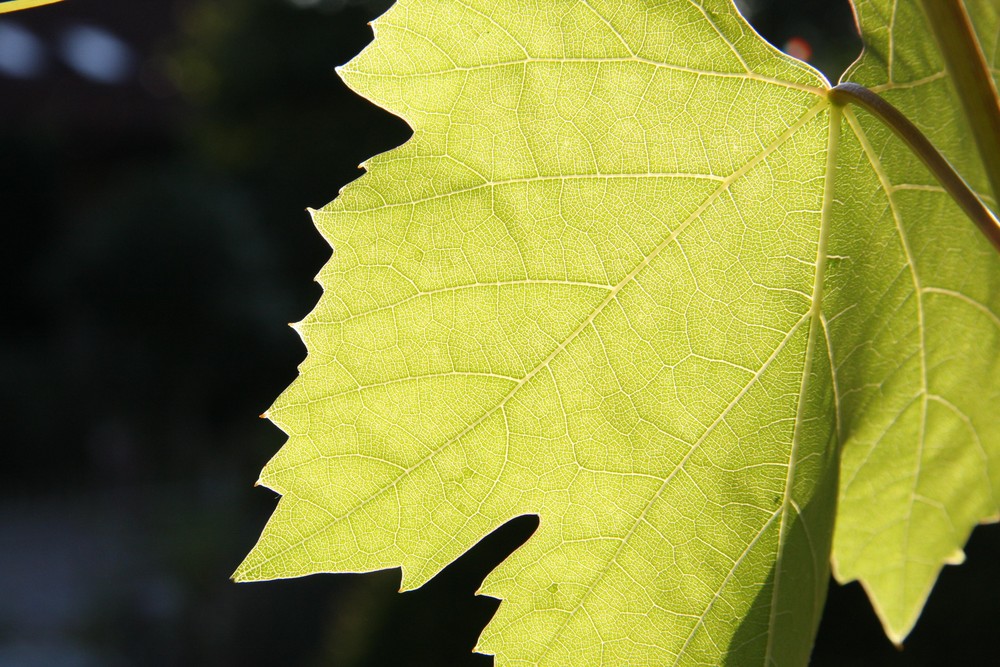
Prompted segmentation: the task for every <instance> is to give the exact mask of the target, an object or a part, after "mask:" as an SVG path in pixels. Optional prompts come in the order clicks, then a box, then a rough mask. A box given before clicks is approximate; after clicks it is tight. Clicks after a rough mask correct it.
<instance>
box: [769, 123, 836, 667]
mask: <svg viewBox="0 0 1000 667" xmlns="http://www.w3.org/2000/svg"><path fill="white" fill-rule="evenodd" d="M842 113H843V111H842V109H841V107H839V106H837V105H836V104H833V105H831V106H830V137H829V139H828V144H827V151H826V182H825V183H824V184H823V209H822V212H821V214H820V228H819V244H818V248H817V250H816V274H815V276H814V279H813V293H812V304H811V305H810V307H809V334H808V335H809V337H808V339H807V342H806V353H805V359H804V361H803V364H802V366H803V368H802V384H801V385H800V387H799V402H798V407H797V408H796V411H795V427H794V428H793V430H792V447H791V451H790V452H789V455H788V474H787V476H786V478H785V497H784V499H783V500H782V505H781V524H780V528H779V532H778V553H777V558H776V560H775V563H774V585H773V587H772V589H771V612H770V618H769V619H768V624H767V628H768V633H767V649H766V651H765V653H764V667H767V666H768V665H769V664H770V663H771V662H772V660H773V659H774V658H773V656H772V652H773V650H774V637H775V624H776V623H777V618H778V599H779V595H780V593H781V576H782V573H783V570H782V566H783V564H784V556H785V547H786V545H785V541H786V539H787V535H788V529H789V523H790V522H789V521H788V515H789V512H790V509H791V503H792V502H793V500H792V489H793V487H794V484H795V470H796V459H797V457H798V451H799V441H800V439H801V438H800V435H801V431H800V427H801V425H802V422H803V420H804V419H805V409H806V392H807V390H808V387H809V377H810V376H811V375H812V365H813V354H814V353H815V349H816V337H817V335H818V332H819V330H820V329H821V328H822V322H821V320H820V318H821V316H822V313H823V277H824V273H825V271H826V261H827V251H826V246H827V240H828V238H829V235H830V218H831V216H832V213H833V187H834V181H835V180H836V179H835V178H834V175H835V174H836V169H837V148H838V146H839V143H840V126H841V117H842ZM830 372H831V373H832V372H833V367H832V366H831V368H830ZM799 520H800V521H804V520H805V519H804V517H801V516H800V517H799Z"/></svg>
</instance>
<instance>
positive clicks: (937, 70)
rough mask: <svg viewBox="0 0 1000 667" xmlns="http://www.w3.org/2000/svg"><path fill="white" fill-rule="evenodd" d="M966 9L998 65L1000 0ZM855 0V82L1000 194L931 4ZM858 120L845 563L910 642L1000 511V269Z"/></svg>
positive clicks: (841, 540)
mask: <svg viewBox="0 0 1000 667" xmlns="http://www.w3.org/2000/svg"><path fill="white" fill-rule="evenodd" d="M966 4H967V5H968V7H969V10H970V13H971V14H972V17H973V20H974V23H975V26H976V29H977V32H978V34H979V35H982V36H984V37H987V38H988V39H983V40H981V44H982V46H983V47H984V53H986V55H987V57H988V59H989V60H990V62H991V65H992V66H993V67H994V74H996V72H997V71H998V70H997V69H996V63H997V60H996V59H997V44H996V42H997V34H998V30H1000V5H997V4H996V3H995V2H991V1H990V0H975V1H973V2H967V3H966ZM855 5H856V7H857V10H858V17H859V20H860V22H861V26H862V35H863V39H864V43H865V51H864V55H863V57H862V58H861V59H860V60H859V61H858V62H857V63H856V64H855V65H854V66H853V67H852V68H851V69H850V70H849V71H848V72H847V73H846V74H845V77H844V78H845V79H847V80H851V81H855V82H857V83H861V84H863V85H866V86H868V87H870V88H872V89H874V90H876V91H878V92H879V93H880V94H881V95H882V96H883V97H884V98H885V99H887V100H888V101H889V102H891V103H892V104H893V105H894V106H896V107H897V108H898V109H900V110H901V111H902V112H903V113H904V114H906V116H907V117H908V118H909V119H910V120H911V121H913V122H914V123H915V124H916V125H917V126H918V127H920V129H921V130H922V131H923V133H924V134H925V135H926V136H927V137H928V138H930V140H931V141H932V142H933V143H934V145H935V146H937V147H938V148H939V149H940V150H941V151H942V152H943V153H944V154H945V155H946V157H948V159H949V161H950V162H951V163H952V164H953V165H955V167H956V168H957V169H958V171H959V172H960V173H961V174H962V175H963V176H964V177H965V178H966V179H967V180H968V182H969V183H970V184H971V185H972V186H973V188H975V189H977V190H979V191H980V192H983V193H986V192H988V191H989V184H988V181H987V179H986V177H985V173H984V172H983V167H982V165H981V164H980V162H979V158H978V155H977V152H976V147H975V143H974V142H973V141H972V140H971V136H972V135H971V132H970V130H969V128H968V125H967V124H966V121H965V119H964V117H963V116H962V112H961V104H960V102H959V99H958V97H957V94H956V92H955V90H954V88H953V86H952V84H951V81H950V79H949V77H948V76H947V74H946V72H945V68H944V64H943V61H942V58H941V56H940V54H939V53H938V52H937V50H936V46H935V43H934V36H933V33H931V31H930V28H929V26H928V25H927V22H926V17H925V16H924V15H923V12H922V10H921V9H920V5H919V3H917V2H895V1H892V0H858V1H856V2H855ZM845 113H846V119H847V121H848V122H847V123H846V127H845V133H846V134H845V140H844V141H843V142H842V143H841V165H840V169H841V171H842V172H843V177H838V181H837V186H836V188H835V190H836V192H837V196H838V200H839V201H840V205H839V206H837V207H836V209H835V213H834V218H833V222H832V225H831V228H832V230H833V231H832V232H831V241H830V246H831V250H830V252H831V254H833V255H837V256H841V257H844V259H843V260H838V261H835V262H833V263H832V265H831V269H830V271H829V272H828V276H829V279H830V283H831V285H833V289H831V291H830V293H829V294H828V295H827V298H826V303H825V305H824V310H825V311H826V313H827V317H828V319H829V320H830V333H831V339H832V340H833V341H834V346H833V355H834V359H835V366H836V368H837V379H838V383H839V386H840V404H841V408H842V410H841V428H842V431H843V434H844V439H845V443H844V450H843V463H842V472H841V475H842V478H841V490H840V501H839V503H840V506H839V512H838V516H837V531H836V536H835V540H834V552H833V559H834V572H835V574H836V575H837V578H838V579H839V580H840V581H842V582H843V581H851V580H854V579H860V580H861V582H862V583H863V584H864V586H865V588H866V590H867V591H868V593H869V596H870V597H871V599H872V603H873V604H874V606H875V609H876V611H877V612H878V614H879V617H880V618H881V619H882V622H883V625H884V626H885V630H886V633H887V634H888V635H889V637H890V638H891V639H893V640H894V641H896V642H897V643H898V642H901V641H902V640H903V638H905V636H906V635H907V634H908V633H909V632H910V630H911V629H912V628H913V625H914V623H916V620H917V617H918V616H919V615H920V611H921V609H923V606H924V603H925V601H926V599H927V596H928V594H929V593H930V590H931V587H932V586H933V584H934V581H935V580H936V579H937V576H938V573H939V572H940V570H941V567H942V566H943V565H944V564H946V563H950V564H957V563H960V562H962V560H963V558H964V556H963V553H962V547H963V546H964V545H965V543H966V541H967V540H968V537H969V534H970V533H971V531H972V528H973V527H974V526H975V525H976V524H977V523H979V522H981V521H995V520H996V519H997V517H998V512H1000V505H998V504H997V498H998V497H1000V429H998V428H997V423H998V421H997V413H996V406H997V405H998V404H1000V319H998V317H997V313H1000V271H998V261H997V257H996V253H995V251H994V250H993V249H992V248H991V247H990V245H989V243H988V242H986V241H985V239H983V238H982V237H981V236H980V234H978V233H977V232H976V230H975V228H974V227H973V226H972V225H971V224H970V223H969V221H968V220H967V219H966V218H965V217H964V215H963V214H962V212H961V211H960V210H959V209H958V207H957V206H955V205H954V203H953V202H952V201H951V199H950V197H949V196H948V195H947V194H946V193H944V192H943V191H942V189H941V188H940V187H939V186H938V184H937V183H936V181H935V180H934V178H933V177H932V176H931V175H930V173H929V172H928V171H927V170H926V169H925V168H924V167H923V166H922V165H921V164H920V163H919V162H918V161H917V160H914V159H913V158H912V156H911V155H909V154H908V151H907V149H906V148H905V147H904V146H903V144H902V142H901V141H900V140H899V139H897V138H896V137H894V136H893V135H892V134H891V132H889V131H888V130H887V129H886V128H885V127H884V126H882V125H880V124H879V123H878V122H877V121H876V120H875V119H874V118H872V117H869V116H866V115H865V114H864V112H860V111H859V112H853V111H851V110H849V109H848V110H847V111H846V112H845ZM848 131H849V132H848ZM987 201H990V200H989V199H987ZM990 203H992V202H990Z"/></svg>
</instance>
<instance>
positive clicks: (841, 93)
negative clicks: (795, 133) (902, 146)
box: [828, 83, 1000, 252]
mask: <svg viewBox="0 0 1000 667" xmlns="http://www.w3.org/2000/svg"><path fill="white" fill-rule="evenodd" d="M828 95H829V99H830V102H832V103H833V104H835V105H837V106H843V105H845V104H847V103H853V104H856V105H857V106H859V107H861V108H862V109H864V110H865V111H867V112H868V113H870V114H872V115H873V116H875V117H876V118H878V119H879V120H880V121H882V122H883V123H885V125H887V126H888V127H889V129H891V130H892V131H893V132H894V133H895V134H896V136H897V137H899V138H900V139H902V140H903V141H904V142H905V143H906V145H907V146H909V147H910V150H912V151H913V152H914V153H915V154H916V156H917V157H918V158H920V161H921V162H923V163H924V165H925V166H926V167H927V168H928V169H929V170H930V171H931V173H932V174H934V177H935V178H936V179H937V180H938V182H939V183H940V184H941V185H942V187H944V189H945V191H947V192H948V194H950V195H951V197H952V199H954V200H955V203H957V204H958V205H959V206H960V207H961V209H962V210H963V211H964V212H965V214H966V215H967V216H969V219H971V220H972V221H973V222H974V223H976V226H977V227H979V231H981V232H982V233H983V234H985V235H986V238H987V239H989V241H990V243H992V244H993V247H994V248H996V250H997V252H1000V221H998V220H997V218H996V216H995V215H994V214H993V213H992V212H991V211H990V210H989V209H988V208H987V207H986V205H985V204H983V202H982V200H980V199H979V197H978V196H977V195H976V193H975V192H973V191H972V188H970V187H969V185H968V184H967V183H966V182H965V180H963V179H962V177H961V176H959V174H958V172H957V171H955V169H954V167H952V166H951V165H950V164H949V163H948V160H946V159H945V157H944V156H943V155H941V153H940V151H938V149H936V148H935V147H934V145H933V144H931V142H930V140H928V139H927V137H925V136H924V134H923V133H922V132H921V131H920V130H919V129H917V126H916V125H914V124H913V123H911V122H910V121H909V120H908V119H907V118H906V116H904V115H903V114H902V113H900V111H899V110H898V109H896V107H894V106H892V105H891V104H889V103H888V102H886V101H885V100H884V99H882V98H881V97H879V96H878V95H876V94H875V93H873V92H872V91H870V90H868V89H867V88H865V87H864V86H861V85H858V84H856V83H841V84H838V85H837V86H834V87H833V88H831V89H830V91H829V93H828Z"/></svg>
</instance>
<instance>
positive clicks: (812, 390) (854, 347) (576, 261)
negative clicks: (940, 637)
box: [235, 0, 1000, 667]
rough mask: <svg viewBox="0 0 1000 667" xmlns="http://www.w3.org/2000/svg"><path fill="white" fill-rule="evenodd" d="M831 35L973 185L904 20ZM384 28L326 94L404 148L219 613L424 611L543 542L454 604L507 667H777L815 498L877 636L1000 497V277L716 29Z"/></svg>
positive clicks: (644, 6) (899, 154)
mask: <svg viewBox="0 0 1000 667" xmlns="http://www.w3.org/2000/svg"><path fill="white" fill-rule="evenodd" d="M981 4H982V6H983V7H986V6H987V5H988V2H987V0H983V1H982V3H981ZM859 5H860V7H859V9H860V17H861V20H862V25H863V28H864V31H865V39H866V43H867V44H868V47H869V53H868V55H866V56H865V58H864V59H863V60H862V61H861V62H860V63H859V64H858V65H856V66H855V67H854V68H853V69H852V71H851V73H850V77H849V78H851V79H852V80H856V81H858V82H861V83H864V84H865V85H868V86H870V87H875V88H876V89H879V90H882V91H883V92H884V93H885V94H886V95H887V96H889V97H891V99H892V101H893V102H894V103H897V104H899V105H900V106H901V107H902V108H903V109H904V111H906V112H907V113H911V114H913V116H914V118H915V120H916V121H917V122H918V124H919V125H921V127H924V128H925V129H926V131H927V132H928V134H929V135H930V136H931V137H932V138H933V140H934V141H935V142H937V143H939V145H940V146H941V147H942V148H943V150H944V152H945V153H946V154H947V156H948V157H949V158H950V159H951V160H952V162H953V163H954V164H956V165H958V167H959V169H960V170H961V171H962V172H963V174H965V175H966V177H967V178H968V179H970V181H971V182H972V184H973V185H974V186H977V187H980V188H982V187H984V186H983V183H984V182H985V181H984V179H983V177H982V167H981V166H979V163H978V161H977V160H978V158H977V156H976V153H975V152H974V146H973V145H972V142H971V141H970V140H969V138H968V136H967V132H968V131H967V129H966V128H965V126H964V125H963V124H962V122H961V119H960V115H959V114H960V113H961V111H960V109H959V108H958V106H957V104H956V103H955V101H954V100H955V98H954V93H953V92H952V91H951V88H950V87H949V82H948V79H947V77H946V76H945V75H944V74H942V73H941V71H942V66H941V64H940V58H939V57H938V56H936V55H935V53H934V52H933V42H932V40H930V38H929V36H928V35H926V34H925V32H924V27H923V24H922V23H921V20H920V18H919V17H918V16H916V15H915V14H914V12H915V11H916V5H915V4H914V3H900V5H901V6H903V7H904V8H903V9H901V10H900V11H898V12H897V11H896V10H895V9H894V7H895V4H894V3H892V7H889V6H888V5H890V3H889V2H874V1H872V2H860V3H859ZM996 14H997V12H996V11H995V10H991V9H980V10H979V11H978V13H977V14H976V19H977V21H980V22H981V23H980V25H981V26H984V28H983V30H984V31H983V33H982V34H990V35H995V34H996V26H997V21H996V18H997V17H996ZM374 28H375V30H376V35H377V36H376V40H375V41H374V43H373V44H372V45H371V46H370V47H369V48H368V49H367V50H366V51H365V52H364V53H363V54H362V55H361V56H359V57H358V58H356V59H355V60H354V61H352V62H351V63H350V64H349V65H347V66H346V67H345V68H344V69H342V70H341V74H342V76H343V77H344V79H345V80H346V81H347V82H348V84H349V85H350V86H351V87H352V88H353V89H354V90H356V91H358V92H359V93H360V94H362V95H364V96H365V97H366V98H368V99H370V100H372V101H374V102H375V103H377V104H379V105H381V106H383V107H385V108H386V109H388V110H390V111H392V112H393V113H396V114H398V115H400V116H401V117H403V118H404V119H405V120H406V121H407V122H408V123H409V124H410V125H411V127H412V128H413V131H414V136H413V138H412V139H410V140H409V141H408V142H407V143H406V144H404V145H403V146H401V147H400V148H397V149H395V150H393V151H390V152H388V153H385V154H383V155H380V156H377V157H375V158H372V159H371V160H369V161H368V162H367V163H366V164H365V165H364V166H365V167H366V168H367V170H368V173H367V174H365V175H364V176H363V177H361V178H360V179H358V180H357V181H355V182H354V183H352V184H350V185H349V186H347V187H346V188H345V189H344V190H343V191H342V193H341V194H340V196H339V197H338V198H337V200H336V201H334V202H333V203H332V204H330V205H328V206H327V207H325V208H324V209H323V210H322V211H319V212H317V213H316V215H315V220H316V223H317V225H318V227H319V228H320V230H321V232H322V233H323V234H324V236H325V237H326V238H327V239H328V240H329V241H330V243H331V244H332V245H333V248H334V253H333V258H332V259H331V261H330V262H329V264H328V265H327V266H326V267H325V268H324V269H323V271H322V273H321V274H320V276H319V280H320V282H321V283H322V285H323V288H324V296H323V298H322V299H321V301H320V303H319V305H318V306H317V307H316V309H315V310H314V311H313V312H312V313H311V314H310V315H309V316H308V317H307V318H306V319H305V320H304V321H303V322H301V323H299V324H298V325H296V328H297V329H298V331H299V332H300V333H301V335H302V338H303V340H304V341H305V343H306V346H307V348H308V356H307V358H306V360H305V361H304V362H303V364H302V365H301V367H300V372H301V374H300V377H299V378H298V379H297V380H296V381H295V383H294V384H293V385H292V386H291V387H290V388H289V389H288V390H287V391H286V392H285V393H284V394H283V395H282V396H281V397H280V398H279V399H278V401H277V402H276V403H275V405H274V406H273V407H272V408H271V410H270V411H269V413H268V416H269V417H270V418H271V419H272V420H273V421H274V422H275V423H276V424H277V425H278V426H279V427H281V428H282V429H283V430H284V431H285V432H286V433H287V434H288V435H289V440H288V442H287V444H286V445H285V446H284V447H283V448H282V449H281V451H280V452H279V453H278V454H277V455H276V456H275V457H274V459H273V460H272V461H271V462H270V463H268V465H267V466H266V468H265V469H264V471H263V473H262V475H261V484H263V485H265V486H267V487H269V488H272V489H274V490H275V491H277V492H279V493H280V494H281V495H282V498H281V500H280V502H279V503H278V507H277V510H276V511H275V514H274V516H273V517H272V519H271V521H270V522H269V523H268V525H267V527H266V529H265V531H264V534H263V535H262V537H261V539H260V541H259V543H258V544H257V546H256V547H255V548H254V550H253V551H252V552H251V554H250V555H249V556H248V557H247V559H246V561H245V562H244V563H243V564H242V565H241V566H240V568H239V570H238V571H237V573H236V575H235V577H236V579H238V580H257V579H270V578H277V577H294V576H301V575H306V574H311V573H316V572H362V571H372V570H378V569H384V568H393V567H400V566H401V567H402V571H403V579H402V588H403V589H409V588H414V587H416V586H419V585H421V584H423V583H424V582H426V581H427V580H428V579H430V578H431V577H432V576H434V575H435V574H436V573H437V572H439V571H440V570H441V569H442V568H443V567H445V566H446V565H447V564H448V563H450V562H452V561H453V560H455V559H456V558H457V557H458V556H459V555H461V554H462V553H463V552H465V551H466V550H468V549H469V548H470V547H471V546H472V545H474V544H475V543H476V542H477V541H479V540H480V539H482V538H483V537H484V536H485V535H487V534H489V533H490V532H492V531H493V530H495V529H496V528H497V527H499V526H500V525H502V524H503V523H505V522H506V521H508V520H510V519H511V518H513V517H516V516H519V515H523V514H537V515H538V516H539V518H540V526H539V528H538V530H537V531H536V533H535V534H534V535H533V536H532V537H531V539H530V540H529V541H528V542H527V543H526V544H525V545H524V546H523V547H522V548H520V549H519V550H518V551H516V552H515V553H514V554H513V555H512V556H511V557H510V558H509V559H508V560H507V561H505V562H504V563H503V564H501V565H500V566H499V567H498V568H497V569H496V570H495V571H494V572H493V573H492V574H491V575H490V576H489V577H487V579H486V581H485V582H484V584H483V587H482V591H481V592H482V593H484V594H487V595H491V596H494V597H497V598H500V599H502V600H503V602H502V604H501V605H500V608H499V611H498V613H497V615H496V617H495V618H494V619H493V621H492V622H491V623H490V624H489V625H488V626H487V628H486V630H485V631H484V633H483V636H482V638H481V641H480V643H479V646H478V649H477V650H479V651H482V652H485V653H491V654H495V655H496V656H497V659H496V663H497V665H501V666H502V665H553V666H560V667H563V666H566V665H580V666H591V665H653V664H655V665H719V664H733V665H750V664H762V663H763V664H765V665H769V664H776V665H802V664H805V663H806V662H807V661H808V656H809V653H810V650H811V647H812V641H813V636H814V634H815V630H816V627H817V625H818V622H819V618H820V613H821V610H822V606H823V602H824V596H825V592H826V586H827V581H828V577H829V565H828V563H829V562H830V553H831V541H833V535H834V516H835V511H836V506H837V493H838V491H837V489H838V483H839V485H840V494H841V501H840V502H841V507H842V509H841V514H840V515H839V516H838V519H837V521H838V524H837V534H836V540H835V545H836V546H835V552H834V553H835V555H836V558H835V562H836V571H837V574H838V576H839V577H840V578H841V579H844V580H847V579H854V578H860V579H861V580H862V581H863V583H864V584H865V585H866V587H867V588H868V589H869V591H870V592H872V594H873V598H874V601H875V604H876V607H877V609H878V610H879V614H880V616H881V617H882V619H883V621H884V622H885V623H886V627H887V631H888V632H889V634H890V636H891V637H893V638H894V639H899V638H901V637H902V636H904V635H905V634H906V632H907V631H908V630H909V628H910V627H911V626H912V624H913V621H914V619H915V618H916V615H917V614H918V613H919V611H920V609H921V607H922V605H923V602H924V599H925V598H926V594H927V592H928V591H929V588H930V586H931V584H932V583H933V581H934V579H935V577H936V575H937V572H938V570H939V569H940V567H941V564H942V563H943V562H953V561H954V560H955V555H956V554H957V553H960V549H961V547H962V545H963V544H964V541H965V540H966V538H967V537H968V534H969V531H970V530H971V529H972V526H973V525H974V524H975V523H977V522H978V521H981V520H983V519H984V518H987V517H989V516H990V515H993V514H995V513H996V512H997V505H996V501H995V499H994V495H993V494H994V492H997V493H1000V489H998V488H997V486H998V483H1000V463H998V461H1000V441H998V436H997V429H996V428H995V427H991V422H990V421H989V420H990V419H993V420H995V416H993V415H992V414H991V410H993V409H995V408H993V406H995V405H997V404H998V400H1000V361H998V358H1000V320H998V319H997V315H996V313H997V312H1000V261H998V260H997V257H996V256H995V255H994V254H992V250H991V248H990V246H989V244H988V242H987V241H985V240H984V239H982V238H980V236H978V232H977V231H976V229H975V227H973V226H972V225H971V223H969V222H968V221H967V220H965V219H964V217H963V215H962V213H961V212H960V211H959V209H958V208H957V207H956V206H955V205H954V204H953V203H952V202H951V200H950V199H949V198H948V197H947V196H946V195H944V194H943V193H942V192H941V190H940V188H939V187H938V186H937V185H936V182H935V181H934V180H933V178H932V177H931V176H930V175H929V174H928V173H927V172H926V171H925V170H924V168H923V167H922V166H921V165H920V163H919V162H918V161H917V160H916V159H915V158H914V157H913V155H912V154H911V153H910V152H909V149H907V148H906V147H905V146H904V145H903V144H902V143H901V142H900V141H899V140H897V139H896V138H894V137H893V136H892V135H891V133H890V132H889V131H888V130H886V129H884V128H883V127H882V126H880V125H878V123H877V121H875V120H874V119H872V118H871V117H869V116H867V115H866V114H865V112H863V111H855V110H853V109H852V108H850V107H847V108H844V109H841V108H840V107H837V106H833V105H831V103H830V102H829V100H828V99H827V90H828V88H829V84H828V82H827V81H826V80H825V79H824V78H823V77H822V75H820V74H819V73H818V72H816V71H815V70H813V69H812V68H810V67H808V66H807V65H805V64H803V63H801V62H799V61H797V60H794V59H792V58H790V57H788V56H785V55H783V54H781V53H780V52H778V51H777V50H775V49H774V48H772V47H771V46H770V45H768V44H767V43H766V42H765V41H764V40H763V39H761V38H760V37H759V36H758V35H757V34H756V33H755V32H754V31H753V30H752V29H751V28H750V27H749V26H748V25H747V24H746V23H745V22H744V20H743V19H742V18H741V17H740V16H739V14H738V13H737V11H736V10H735V8H734V7H733V5H732V4H731V2H730V0H703V1H701V2H696V1H695V0H672V1H669V2H656V3H651V2H642V1H640V0H573V1H570V0H539V1H538V2H535V3H525V4H523V5H522V4H521V3H509V2H500V1H499V0H462V1H458V0H401V1H400V2H399V3H398V4H397V5H396V6H394V7H393V8H392V9H391V10H390V11H389V12H388V13H387V14H386V15H384V16H383V17H382V18H380V19H379V20H378V21H376V22H375V24H374ZM929 45H930V46H929ZM995 52H996V51H995V49H994V51H993V53H994V54H995ZM838 443H842V445H843V451H844V467H843V472H841V471H840V447H839V446H838ZM838 476H839V477H840V479H839V482H838Z"/></svg>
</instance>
